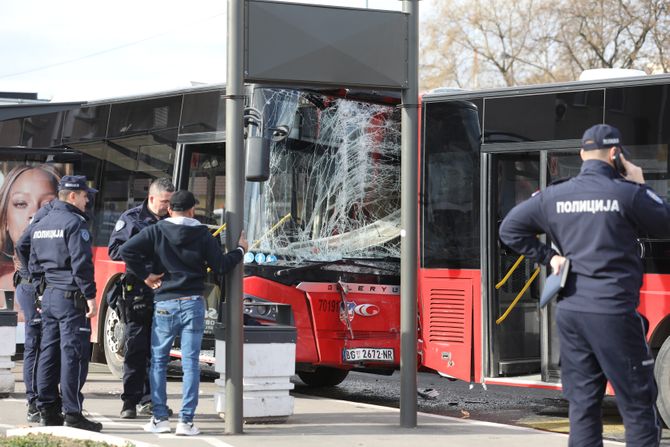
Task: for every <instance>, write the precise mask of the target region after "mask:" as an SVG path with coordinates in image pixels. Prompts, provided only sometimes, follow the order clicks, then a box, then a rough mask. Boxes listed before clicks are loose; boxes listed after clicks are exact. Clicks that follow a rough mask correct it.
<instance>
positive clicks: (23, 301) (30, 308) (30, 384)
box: [14, 200, 60, 422]
mask: <svg viewBox="0 0 670 447" xmlns="http://www.w3.org/2000/svg"><path fill="white" fill-rule="evenodd" d="M54 202H55V200H52V201H50V202H49V203H47V204H45V205H44V206H43V207H41V208H40V209H39V210H37V212H36V213H35V215H34V216H33V218H32V220H31V221H30V224H29V225H28V227H27V228H26V230H25V231H24V232H23V234H22V235H21V237H20V238H19V240H18V241H17V243H16V248H15V251H16V257H17V258H18V260H19V265H20V267H19V269H18V270H17V271H16V274H15V275H16V276H15V279H16V282H17V284H15V286H14V287H15V289H16V292H15V294H16V299H17V300H18V302H19V304H20V305H21V310H22V311H23V316H24V320H25V322H26V325H25V341H24V345H23V383H24V384H25V385H26V398H27V400H28V414H27V416H26V419H27V420H28V422H39V421H40V411H39V409H38V408H37V358H38V356H39V348H40V340H41V335H42V316H41V315H40V313H39V312H38V309H37V300H38V297H37V295H38V293H37V289H38V288H40V287H41V286H40V284H42V282H43V276H44V275H43V274H42V272H40V271H39V270H38V268H37V267H38V266H36V265H29V260H30V235H31V234H32V230H33V228H35V225H37V223H38V222H39V221H40V220H42V218H43V217H44V216H46V215H47V214H49V211H51V208H52V207H53V204H54ZM42 292H43V290H40V291H39V294H40V295H41V294H42ZM57 406H58V407H60V405H59V404H58V405H57Z"/></svg>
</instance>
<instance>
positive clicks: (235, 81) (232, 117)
mask: <svg viewBox="0 0 670 447" xmlns="http://www.w3.org/2000/svg"><path fill="white" fill-rule="evenodd" d="M227 51H228V54H227V59H228V60H227V62H228V64H227V76H226V224H227V227H226V247H228V249H233V248H235V247H237V241H238V239H239V237H240V232H241V231H242V226H243V220H242V218H243V215H244V173H245V168H244V129H243V127H244V73H243V71H244V66H243V55H244V0H228V50H227ZM243 272H244V266H243V265H242V264H241V263H240V264H239V265H238V266H237V267H235V269H234V270H233V271H232V272H230V273H228V274H227V275H226V321H225V324H226V414H225V419H226V422H225V432H226V433H228V434H240V433H242V414H243V413H242V378H243V376H242V374H243V372H242V371H243V370H242V362H243V357H242V349H243V346H244V327H243V326H242V324H243V323H242V276H243Z"/></svg>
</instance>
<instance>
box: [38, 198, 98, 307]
mask: <svg viewBox="0 0 670 447" xmlns="http://www.w3.org/2000/svg"><path fill="white" fill-rule="evenodd" d="M28 263H29V266H30V265H36V266H38V267H37V268H38V269H39V271H42V272H44V276H45V279H46V282H47V285H48V286H51V287H55V288H57V289H62V290H68V291H73V290H77V289H79V290H81V292H82V293H83V294H84V297H86V299H93V298H95V293H96V288H95V280H94V277H93V250H92V242H91V233H90V232H89V231H88V216H87V215H86V213H84V212H82V211H80V210H79V209H78V208H77V207H75V206H73V205H71V204H69V203H67V202H62V201H60V200H56V201H54V203H53V208H52V209H51V211H49V213H48V214H47V215H46V216H44V217H43V218H42V220H40V221H39V222H37V223H36V224H35V225H34V226H33V227H32V229H31V233H30V261H29V262H28Z"/></svg>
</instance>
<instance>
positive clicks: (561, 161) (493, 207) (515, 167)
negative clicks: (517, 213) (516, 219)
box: [483, 149, 581, 387]
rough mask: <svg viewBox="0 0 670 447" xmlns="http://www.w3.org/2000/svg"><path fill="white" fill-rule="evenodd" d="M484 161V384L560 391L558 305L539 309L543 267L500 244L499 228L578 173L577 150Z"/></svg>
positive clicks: (491, 155)
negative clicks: (542, 193)
mask: <svg viewBox="0 0 670 447" xmlns="http://www.w3.org/2000/svg"><path fill="white" fill-rule="evenodd" d="M484 159H485V162H484V164H485V166H486V176H485V177H486V185H485V190H487V191H488V193H487V194H484V195H483V203H485V204H486V205H485V206H486V210H487V214H488V216H487V224H486V226H485V231H487V233H488V234H487V235H486V239H487V251H488V256H485V257H484V259H485V271H486V275H484V277H485V281H484V282H485V284H486V285H485V288H486V292H487V296H488V297H489V299H488V300H487V303H488V305H487V306H486V312H485V314H484V315H485V316H486V317H485V320H486V321H485V326H484V327H485V331H486V333H487V336H485V337H484V338H485V346H486V347H485V351H484V357H485V362H484V363H485V375H486V377H487V379H486V382H488V383H506V384H514V382H515V381H518V382H519V383H527V384H532V383H537V384H540V383H545V384H547V385H548V384H550V383H555V384H556V385H555V387H558V386H559V385H558V382H559V381H560V372H559V346H558V334H557V331H556V325H555V322H554V313H555V306H556V303H555V302H552V303H550V304H549V305H548V306H547V307H546V308H544V309H540V308H539V296H540V292H541V290H542V287H543V284H544V279H545V277H546V273H547V272H546V269H545V268H544V267H542V266H537V265H536V264H535V263H534V262H532V261H530V260H528V259H526V258H524V257H521V256H519V255H518V254H517V253H515V252H513V251H512V250H510V249H509V248H508V247H506V246H505V245H504V244H502V243H501V242H500V239H499V237H498V230H499V228H500V224H501V222H502V220H503V219H504V218H505V216H506V215H507V213H508V212H509V211H510V210H511V209H512V208H513V207H514V206H516V205H518V204H519V203H521V202H523V201H524V200H526V199H528V198H529V197H530V196H531V195H532V194H533V193H534V192H536V191H538V190H540V189H544V188H545V187H546V186H547V185H548V184H551V183H552V182H554V181H556V180H558V179H563V178H567V177H572V176H575V175H577V174H578V173H579V170H580V167H581V159H580V158H579V155H578V153H577V152H576V150H575V149H567V150H565V149H564V150H561V151H556V152H553V151H551V152H550V151H546V150H530V151H524V152H513V153H488V154H485V155H484ZM542 237H543V238H544V240H546V236H542ZM549 243H551V241H549ZM503 378H505V379H503ZM510 378H514V379H510ZM548 387H552V386H551V385H548Z"/></svg>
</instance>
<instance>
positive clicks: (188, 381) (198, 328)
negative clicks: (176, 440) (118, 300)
mask: <svg viewBox="0 0 670 447" xmlns="http://www.w3.org/2000/svg"><path fill="white" fill-rule="evenodd" d="M197 203H198V201H197V200H196V198H195V197H194V196H193V194H192V193H191V192H189V191H177V192H175V193H174V194H173V195H172V197H171V199H170V206H169V207H168V213H169V214H170V217H169V218H167V219H164V220H161V221H159V222H157V223H156V224H155V225H151V226H149V227H146V228H144V229H143V230H142V231H140V232H139V233H138V234H137V235H135V236H133V237H131V238H130V239H129V240H128V241H127V242H126V243H125V244H123V246H122V247H121V257H122V258H123V260H124V261H125V263H126V268H127V270H128V271H129V272H130V273H132V274H133V275H135V276H136V277H138V278H143V279H144V282H145V283H146V284H147V285H148V286H149V287H151V288H152V289H154V292H155V294H154V315H153V325H152V330H151V371H150V373H149V374H150V382H151V400H152V402H153V417H152V419H151V421H150V422H149V423H148V424H147V425H146V426H145V427H144V430H145V431H148V432H152V433H168V432H170V422H169V419H168V409H167V392H166V375H167V374H166V373H167V363H168V361H169V359H170V348H171V347H172V344H173V342H174V339H175V337H176V336H177V335H179V336H180V339H181V354H182V369H183V372H184V377H183V398H182V407H181V411H180V413H179V420H180V421H179V423H178V424H177V429H176V431H175V434H177V435H185V436H193V435H197V434H199V433H200V431H199V430H198V428H197V427H196V426H195V425H193V417H194V415H195V408H196V407H197V405H198V388H199V387H200V365H199V362H198V357H199V354H200V345H201V343H202V335H203V333H204V331H205V299H204V296H203V293H204V289H205V276H206V274H207V268H211V270H212V271H213V272H215V273H217V274H224V273H227V272H228V271H230V270H232V269H233V268H234V267H235V266H236V265H237V264H238V263H239V262H240V261H241V260H242V257H243V256H244V252H245V251H246V249H247V240H246V239H245V237H244V233H242V235H241V236H240V240H239V243H238V244H239V247H238V248H237V249H235V250H232V251H230V252H228V253H227V254H224V253H223V252H222V250H221V246H220V245H219V242H218V240H217V239H216V238H214V237H212V235H211V234H210V233H209V230H208V229H207V227H206V226H205V225H202V224H201V223H200V222H198V221H197V220H196V219H194V218H193V217H194V216H195V205H196V204H197ZM147 265H153V267H154V270H155V272H149V271H147Z"/></svg>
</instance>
